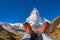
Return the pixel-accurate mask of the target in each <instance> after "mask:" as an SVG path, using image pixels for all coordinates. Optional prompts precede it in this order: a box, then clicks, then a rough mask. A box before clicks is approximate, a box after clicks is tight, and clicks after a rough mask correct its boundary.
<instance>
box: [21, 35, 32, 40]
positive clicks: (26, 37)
mask: <svg viewBox="0 0 60 40" xmlns="http://www.w3.org/2000/svg"><path fill="white" fill-rule="evenodd" d="M30 38H31V35H30V34H25V35H24V37H23V38H22V39H21V40H30Z"/></svg>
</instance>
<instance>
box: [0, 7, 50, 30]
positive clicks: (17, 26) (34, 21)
mask: <svg viewBox="0 0 60 40" xmlns="http://www.w3.org/2000/svg"><path fill="white" fill-rule="evenodd" d="M46 21H47V22H49V23H50V21H49V20H47V19H46V18H44V17H41V16H40V15H39V12H38V10H37V9H36V8H33V10H32V12H31V14H30V16H29V17H27V19H26V22H28V23H29V24H30V25H31V26H32V28H38V27H39V26H41V25H42V24H43V23H44V22H46ZM0 26H3V27H4V28H5V29H7V30H13V29H14V30H17V31H24V29H23V23H14V24H12V23H6V22H0Z"/></svg>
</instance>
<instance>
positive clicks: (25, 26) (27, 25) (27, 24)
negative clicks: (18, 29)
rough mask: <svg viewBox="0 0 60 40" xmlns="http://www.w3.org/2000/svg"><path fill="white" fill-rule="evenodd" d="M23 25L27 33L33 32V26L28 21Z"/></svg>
mask: <svg viewBox="0 0 60 40" xmlns="http://www.w3.org/2000/svg"><path fill="white" fill-rule="evenodd" d="M23 27H24V29H25V31H26V33H31V32H32V28H31V26H30V24H29V23H28V22H26V23H24V24H23Z"/></svg>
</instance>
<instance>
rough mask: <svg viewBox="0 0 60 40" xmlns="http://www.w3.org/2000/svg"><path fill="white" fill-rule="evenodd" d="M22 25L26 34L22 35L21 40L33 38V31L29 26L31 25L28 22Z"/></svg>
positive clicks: (31, 39)
mask: <svg viewBox="0 0 60 40" xmlns="http://www.w3.org/2000/svg"><path fill="white" fill-rule="evenodd" d="M23 27H24V29H25V32H26V34H25V35H24V37H23V38H22V39H21V40H33V39H34V32H33V30H32V28H31V26H30V25H29V23H27V22H26V23H24V24H23Z"/></svg>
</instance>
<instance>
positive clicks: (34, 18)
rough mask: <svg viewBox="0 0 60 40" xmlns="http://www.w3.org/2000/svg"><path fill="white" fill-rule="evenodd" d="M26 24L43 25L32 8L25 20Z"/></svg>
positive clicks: (40, 18)
mask: <svg viewBox="0 0 60 40" xmlns="http://www.w3.org/2000/svg"><path fill="white" fill-rule="evenodd" d="M26 22H29V23H30V22H31V23H32V22H34V23H38V24H42V23H44V20H43V18H42V17H41V16H40V15H39V11H38V10H37V9H36V8H35V7H34V8H33V10H32V12H31V14H30V16H29V17H28V18H27V19H26Z"/></svg>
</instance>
